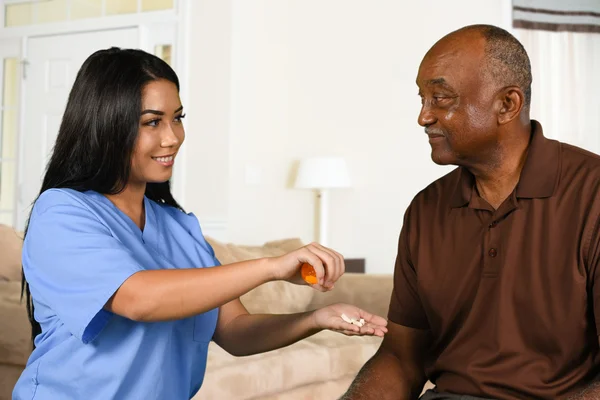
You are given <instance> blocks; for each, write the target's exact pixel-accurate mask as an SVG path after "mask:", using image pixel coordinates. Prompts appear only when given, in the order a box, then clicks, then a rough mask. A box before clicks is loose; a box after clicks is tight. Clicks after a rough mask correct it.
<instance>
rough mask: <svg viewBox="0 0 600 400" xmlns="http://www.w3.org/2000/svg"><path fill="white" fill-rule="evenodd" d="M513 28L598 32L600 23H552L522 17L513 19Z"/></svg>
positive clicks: (599, 31)
mask: <svg viewBox="0 0 600 400" xmlns="http://www.w3.org/2000/svg"><path fill="white" fill-rule="evenodd" d="M513 28H521V29H536V30H540V31H552V32H581V33H600V25H589V24H553V23H549V22H536V21H525V20H522V19H515V20H513Z"/></svg>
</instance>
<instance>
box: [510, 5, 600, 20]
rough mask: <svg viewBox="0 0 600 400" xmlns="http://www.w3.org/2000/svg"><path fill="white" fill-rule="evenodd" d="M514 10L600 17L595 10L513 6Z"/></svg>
mask: <svg viewBox="0 0 600 400" xmlns="http://www.w3.org/2000/svg"><path fill="white" fill-rule="evenodd" d="M513 10H516V11H523V12H528V13H534V14H550V15H573V16H578V17H600V13H597V12H594V11H562V10H548V9H543V8H530V7H521V6H513Z"/></svg>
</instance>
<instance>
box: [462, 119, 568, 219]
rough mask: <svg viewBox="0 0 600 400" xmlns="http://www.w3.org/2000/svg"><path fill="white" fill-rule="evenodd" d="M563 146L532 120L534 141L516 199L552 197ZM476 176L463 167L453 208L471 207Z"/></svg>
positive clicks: (518, 186) (531, 140) (531, 142)
mask: <svg viewBox="0 0 600 400" xmlns="http://www.w3.org/2000/svg"><path fill="white" fill-rule="evenodd" d="M559 154H560V143H559V142H557V141H555V140H551V139H547V138H545V137H544V132H543V131H542V125H540V123H539V122H537V121H535V120H531V139H530V142H529V149H528V154H527V159H526V160H525V165H524V166H523V170H522V171H521V177H520V179H519V183H518V184H517V188H516V197H517V198H529V199H536V198H546V197H550V196H552V194H553V193H554V189H555V188H556V184H557V183H558V177H559V170H560V158H559ZM474 186H475V177H474V176H473V174H471V173H470V172H469V170H467V169H466V168H464V167H460V174H459V177H458V180H457V183H456V188H455V190H454V194H453V196H452V199H451V203H450V204H451V206H452V207H453V208H456V207H463V206H464V205H466V204H468V203H469V201H470V200H471V195H472V194H473V189H474Z"/></svg>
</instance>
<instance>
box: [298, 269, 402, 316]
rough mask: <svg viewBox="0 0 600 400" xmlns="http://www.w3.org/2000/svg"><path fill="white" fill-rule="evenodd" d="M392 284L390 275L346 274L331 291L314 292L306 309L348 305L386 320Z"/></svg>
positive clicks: (392, 280)
mask: <svg viewBox="0 0 600 400" xmlns="http://www.w3.org/2000/svg"><path fill="white" fill-rule="evenodd" d="M393 282H394V279H393V276H392V275H375V274H354V273H346V274H344V275H343V276H342V277H341V278H340V279H339V280H338V281H337V282H336V283H335V287H334V289H333V290H332V291H330V292H327V293H321V292H315V294H314V295H313V296H312V299H311V301H310V303H309V304H308V309H310V310H314V309H317V308H321V307H324V306H327V305H330V304H334V303H348V304H352V305H355V306H357V307H360V308H362V309H363V310H366V311H368V312H370V313H373V314H377V315H381V316H382V317H384V318H387V313H388V308H389V305H390V296H391V294H392V288H393Z"/></svg>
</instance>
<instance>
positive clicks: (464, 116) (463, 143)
mask: <svg viewBox="0 0 600 400" xmlns="http://www.w3.org/2000/svg"><path fill="white" fill-rule="evenodd" d="M417 86H418V87H419V96H420V97H421V104H422V107H421V112H420V113H419V120H418V121H419V124H420V125H421V126H423V127H425V131H426V133H427V134H428V135H429V138H430V144H431V147H432V158H433V160H434V161H435V162H436V163H438V164H454V165H462V166H467V167H469V166H471V167H472V166H474V165H488V166H489V165H492V164H493V165H497V164H499V163H500V162H501V155H502V151H501V150H500V149H501V148H502V146H503V143H510V142H511V140H512V137H513V134H515V133H518V134H519V135H520V133H522V132H525V131H526V129H523V127H524V126H526V125H527V124H528V121H529V104H530V102H531V67H530V63H529V57H528V56H527V53H526V52H525V49H524V48H523V46H522V45H521V43H519V41H517V40H516V39H515V38H514V37H513V36H512V35H511V34H509V33H508V32H506V31H505V30H503V29H500V28H497V27H494V26H489V25H471V26H467V27H464V28H462V29H459V30H457V31H454V32H452V33H450V34H448V35H446V36H444V37H443V38H442V39H440V40H439V41H438V42H437V43H436V44H435V45H434V46H433V47H432V48H431V49H430V50H429V51H428V52H427V54H426V55H425V57H424V58H423V61H422V62H421V65H420V66H419V72H418V74H417Z"/></svg>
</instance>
